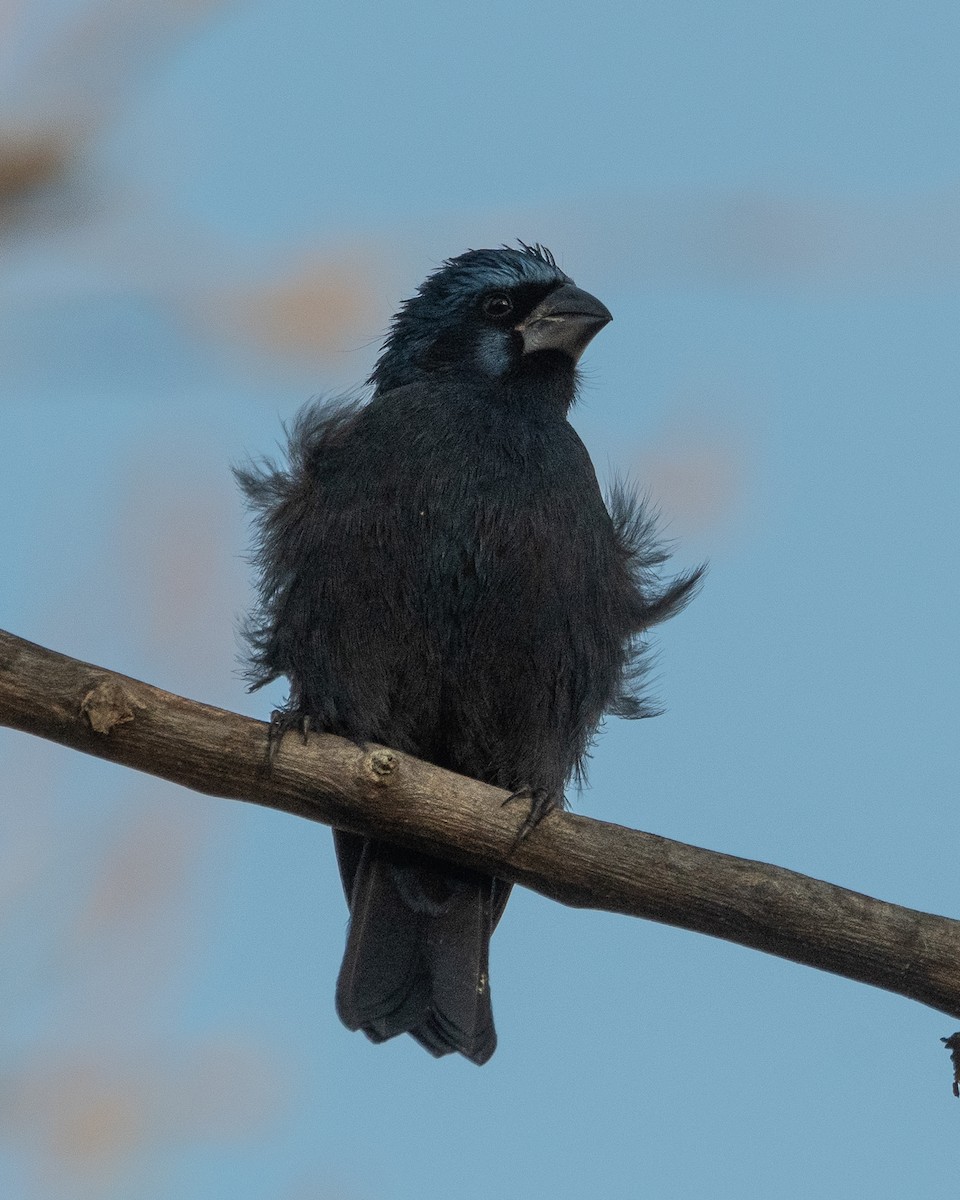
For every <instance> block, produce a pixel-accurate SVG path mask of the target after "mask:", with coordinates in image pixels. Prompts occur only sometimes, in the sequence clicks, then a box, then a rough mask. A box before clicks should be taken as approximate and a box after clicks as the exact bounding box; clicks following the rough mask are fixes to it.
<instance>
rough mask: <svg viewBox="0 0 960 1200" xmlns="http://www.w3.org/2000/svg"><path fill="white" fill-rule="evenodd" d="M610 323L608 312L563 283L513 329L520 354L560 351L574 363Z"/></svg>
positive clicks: (604, 306) (593, 299)
mask: <svg viewBox="0 0 960 1200" xmlns="http://www.w3.org/2000/svg"><path fill="white" fill-rule="evenodd" d="M612 320H613V317H612V316H611V315H610V310H609V309H608V308H607V306H606V305H605V304H601V303H600V301H599V300H598V299H597V298H596V296H591V295H590V293H589V292H585V291H583V290H582V289H581V288H578V287H574V285H573V284H572V283H567V284H564V286H563V287H559V288H557V290H556V291H554V292H551V293H550V295H549V296H547V297H546V298H545V299H544V300H541V301H540V303H539V304H538V305H537V307H536V308H535V309H534V310H533V312H532V313H531V314H530V315H529V316H528V317H527V319H526V320H525V321H521V322H520V324H519V325H518V326H517V329H518V331H519V332H520V334H521V335H522V337H523V352H524V354H533V353H534V352H535V351H538V350H560V351H562V352H563V353H564V354H569V355H570V357H571V358H572V359H573V361H574V362H576V361H577V359H579V357H580V355H581V354H582V353H583V352H584V350H586V348H587V346H588V345H589V343H590V341H591V339H592V338H593V336H594V335H595V334H597V333H599V332H600V330H601V329H602V328H603V327H604V325H606V324H608V322H610V321H612Z"/></svg>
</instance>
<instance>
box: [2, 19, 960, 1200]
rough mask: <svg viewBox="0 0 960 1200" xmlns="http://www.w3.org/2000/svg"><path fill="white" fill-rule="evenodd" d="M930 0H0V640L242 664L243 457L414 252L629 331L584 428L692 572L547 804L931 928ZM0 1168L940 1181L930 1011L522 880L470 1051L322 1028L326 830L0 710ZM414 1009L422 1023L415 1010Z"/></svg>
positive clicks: (593, 352) (946, 281) (941, 92)
mask: <svg viewBox="0 0 960 1200" xmlns="http://www.w3.org/2000/svg"><path fill="white" fill-rule="evenodd" d="M958 54H960V9H958V8H957V7H956V5H955V4H952V3H946V2H943V3H923V2H920V3H918V4H915V5H911V6H905V5H900V4H883V3H879V4H878V3H871V4H866V3H859V2H851V3H846V4H843V5H841V6H837V5H833V4H826V3H816V2H808V3H804V4H801V5H797V6H792V7H787V6H778V5H770V4H761V3H759V2H758V3H729V4H725V5H720V6H717V5H711V4H706V3H702V2H700V0H691V2H690V3H686V4H676V3H671V4H667V3H649V4H648V3H645V4H643V5H626V4H615V3H606V2H603V0H600V2H599V3H598V4H596V5H595V6H593V7H592V8H591V9H590V10H589V12H587V11H585V10H584V9H582V8H576V7H573V6H567V7H561V6H556V5H548V4H538V5H530V6H527V7H520V8H517V7H516V6H514V5H508V4H506V3H491V4H488V5H486V6H483V7H482V9H477V8H475V7H474V8H470V9H458V8H456V7H451V6H442V5H439V4H433V3H425V4H420V5H412V4H396V5H391V6H374V5H368V4H359V5H355V6H352V7H348V6H340V7H336V6H326V5H311V4H308V3H305V2H294V0H277V2H276V3H274V4H272V5H265V4H263V3H254V2H252V0H248V2H246V3H243V4H229V3H219V4H218V3H212V2H211V0H207V3H205V4H203V3H199V2H197V3H194V4H192V5H191V4H183V3H180V4H174V3H171V2H170V0H166V2H164V3H157V4H154V5H151V6H147V5H142V6H141V5H139V4H136V3H130V2H121V0H102V2H101V3H99V4H98V3H95V2H94V0H70V2H69V3H67V2H65V0H63V2H59V3H53V2H49V3H35V4H31V5H26V4H25V3H21V4H20V5H17V4H16V3H14V4H13V5H12V6H10V8H9V12H8V13H7V14H5V15H3V16H2V22H0V72H2V74H0V112H2V113H3V114H4V117H3V121H2V122H0V126H2V129H5V130H12V131H14V132H17V133H24V132H25V133H26V134H28V135H29V136H30V137H33V138H37V137H41V136H47V135H50V134H51V132H52V133H53V134H55V135H57V136H58V137H59V138H60V140H61V141H62V142H63V143H64V144H65V145H67V147H68V149H69V155H68V157H67V159H66V162H65V166H64V168H63V171H62V173H61V174H60V175H59V176H56V177H55V178H53V180H52V181H51V182H50V183H49V184H48V185H47V186H46V187H45V188H41V189H39V190H34V191H31V192H27V193H25V195H24V196H22V197H21V198H20V199H19V200H18V201H17V202H16V203H15V204H13V205H12V206H8V208H7V209H6V210H5V211H4V213H3V216H2V221H3V223H2V225H0V262H2V265H3V270H2V272H0V448H2V450H3V460H2V461H3V469H2V471H0V495H2V509H0V511H2V512H3V513H4V514H5V515H4V517H3V519H0V564H2V568H0V626H2V627H4V628H7V629H9V630H11V631H12V632H14V633H18V634H20V635H23V636H25V637H28V638H31V639H34V640H36V641H38V642H41V643H43V644H46V645H50V646H52V647H55V648H57V649H60V650H63V651H65V652H67V653H70V654H73V655H76V656H78V657H80V658H84V659H87V660H90V661H93V662H98V663H101V664H102V665H105V666H108V667H113V668H115V669H118V670H121V671H124V672H126V673H128V674H132V675H135V676H139V677H142V678H145V679H148V680H150V681H151V682H154V683H157V684H159V685H161V686H164V687H167V688H170V689H171V690H174V691H178V692H182V693H184V694H186V695H190V696H193V697H195V698H197V699H200V700H206V701H208V702H212V703H217V704H223V705H226V706H230V707H234V708H237V709H239V710H240V711H243V712H247V713H250V714H251V715H255V716H260V717H266V715H267V714H268V712H269V709H270V706H271V700H272V699H274V700H275V699H279V698H280V695H281V693H280V692H279V691H277V692H276V693H275V694H274V695H272V696H268V695H264V694H257V695H255V696H247V695H245V694H244V692H243V690H242V686H241V682H240V680H239V678H238V675H237V665H236V663H237V651H238V642H237V636H236V623H237V618H238V616H239V614H240V613H242V611H243V610H244V608H245V607H246V606H247V605H248V604H249V602H250V589H249V579H248V571H247V567H246V565H245V563H244V561H243V555H244V552H245V547H246V544H247V531H246V525H245V517H244V514H243V512H242V508H241V505H240V501H239V498H238V497H237V495H236V494H235V492H234V489H233V485H232V482H231V479H230V474H229V466H230V464H231V462H235V461H238V460H239V459H241V458H242V457H243V456H244V455H245V454H248V453H253V454H256V453H260V452H271V451H272V450H273V449H274V448H275V446H276V443H277V441H278V438H279V433H280V422H281V420H283V419H287V418H289V417H290V416H291V415H292V414H293V413H294V412H295V411H296V409H297V407H298V406H299V405H300V404H301V403H303V402H304V401H305V400H307V399H309V398H310V397H311V396H314V395H317V394H319V393H323V392H331V391H337V390H342V389H344V388H348V387H351V386H355V385H357V384H358V383H359V382H360V381H361V380H362V379H363V378H364V376H365V375H366V373H367V372H368V370H369V368H370V366H371V364H372V361H373V359H374V357H375V355H376V351H377V347H378V344H379V340H380V338H381V336H382V333H383V330H384V329H385V327H386V323H387V320H388V318H389V315H390V313H391V312H392V311H393V309H394V308H395V306H396V304H397V302H398V301H399V300H400V299H402V298H403V297H404V296H405V295H407V294H409V292H410V291H411V290H412V289H413V288H414V287H415V286H416V285H417V284H418V283H419V282H420V280H421V279H422V278H423V276H424V275H425V274H426V273H427V271H428V270H430V269H432V267H433V266H435V265H436V264H437V263H438V262H439V261H441V260H442V259H443V258H444V257H446V256H448V255H450V254H454V253H457V252H459V251H460V250H462V249H464V248H465V247H467V246H470V245H473V246H476V245H482V244H486V245H489V244H497V243H499V242H502V241H505V240H509V239H512V238H514V237H518V236H519V237H523V238H524V239H526V240H539V241H542V242H544V243H546V244H547V245H549V246H550V247H551V249H553V250H554V252H555V253H556V254H557V256H558V259H559V260H560V261H561V263H562V265H563V266H564V268H565V269H566V270H567V271H568V272H569V273H570V274H571V275H572V276H573V277H574V278H575V279H576V280H577V282H578V283H579V284H580V285H581V286H583V287H586V288H588V289H589V290H591V291H593V292H595V293H596V294H597V295H598V296H600V297H601V298H602V299H603V300H604V302H605V303H607V304H608V306H609V307H610V309H611V310H612V311H613V313H614V318H615V319H614V322H613V324H612V325H611V326H609V327H608V328H607V329H606V330H604V331H603V333H602V334H601V336H600V337H599V338H598V339H597V340H596V342H595V343H594V344H593V345H592V346H591V348H590V350H589V352H588V355H587V358H586V360H585V367H586V374H587V380H586V386H585V388H584V393H583V398H582V402H581V405H580V407H579V408H578V410H577V412H576V414H575V424H576V425H577V427H578V429H579V430H580V432H581V434H582V435H583V437H584V439H585V441H586V442H587V444H588V446H589V448H590V449H591V452H592V453H593V455H594V459H595V462H596V464H597V466H598V470H599V472H600V474H601V475H602V476H604V477H610V476H611V475H612V474H614V473H615V472H622V471H628V472H630V473H632V474H633V475H634V476H635V477H636V478H637V479H638V481H639V482H640V483H641V485H643V486H645V487H647V488H648V489H649V490H650V491H651V493H652V494H653V495H654V496H655V497H656V498H658V499H659V501H660V503H661V506H662V508H663V512H664V517H665V520H666V523H667V531H668V533H669V534H670V536H672V537H673V538H674V539H675V561H676V562H677V563H678V564H683V565H689V564H693V563H694V562H696V561H698V560H700V559H701V558H702V557H704V556H707V557H709V559H710V562H711V571H710V575H709V577H708V579H707V582H706V585H705V587H704V590H703V592H702V594H701V595H700V596H699V597H698V599H697V601H696V602H695V604H693V605H692V606H691V607H690V609H689V610H687V612H685V613H684V614H683V615H682V616H681V617H679V618H678V619H677V620H675V621H674V622H672V623H671V624H670V625H669V626H668V627H666V628H664V629H663V630H662V632H660V633H659V634H658V638H657V641H658V645H659V648H660V655H659V659H658V674H659V680H658V684H657V688H658V692H659V695H660V697H661V699H662V701H663V703H664V705H665V708H666V713H665V715H664V716H662V717H660V718H658V719H657V720H654V721H646V722H641V723H639V724H630V723H624V722H618V721H613V722H611V723H610V724H609V726H608V728H607V729H606V731H605V733H604V735H603V737H602V738H601V739H600V741H599V743H598V745H597V747H596V750H595V753H594V757H593V764H592V770H591V776H590V787H589V789H588V790H587V791H585V792H584V793H583V795H582V796H580V797H576V798H574V803H575V806H576V808H577V809H578V810H579V811H583V812H587V813H589V814H591V815H595V816H598V817H602V818H605V819H609V820H612V821H617V822H621V823H624V824H628V825H633V826H636V827H639V828H643V829H648V830H651V831H653V832H656V833H659V834H663V835H665V836H669V837H675V838H679V839H681V840H684V841H688V842H692V843H695V844H697V845H701V846H707V847H710V848H712V849H716V850H722V851H726V852H729V853H734V854H740V855H744V856H747V857H754V858H759V859H762V860H765V861H770V862H776V863H778V864H780V865H783V866H787V867H790V868H793V869H795V870H800V871H803V872H806V873H808V874H811V875H815V876H818V877H820V878H825V879H829V880H831V881H832V882H835V883H840V884H843V885H845V886H848V887H853V888H855V889H858V890H861V891H865V892H868V893H870V894H873V895H877V896H881V897H883V898H884V899H887V900H891V901H895V902H898V903H903V904H907V905H911V906H914V907H917V908H921V909H926V910H929V911H934V912H941V913H946V914H951V913H956V912H957V911H958V908H960V903H958V901H960V896H958V887H957V872H956V860H955V847H954V839H953V836H952V829H953V826H954V821H953V817H954V813H955V804H956V798H957V785H956V780H957V777H958V766H960V763H958V750H957V743H958V739H957V724H958V712H960V704H958V699H960V693H958V683H957V676H958V671H957V667H958V645H957V637H956V633H955V625H956V609H957V597H958V593H960V555H958V551H957V539H956V529H957V527H958V518H960V474H958V470H957V455H956V447H957V445H958V443H960V404H958V399H960V349H958V346H960V342H958V337H957V328H958V317H960V103H958V95H957V80H956V62H957V58H958ZM0 767H2V770H0V777H2V780H3V782H2V784H0V789H2V791H3V793H4V803H3V805H2V806H0V831H2V832H0V937H2V938H3V939H4V942H5V944H6V946H7V951H6V953H5V954H4V956H3V961H4V963H5V966H4V967H3V969H2V970H0V999H2V1007H3V1011H4V1013H5V1014H6V1015H5V1033H4V1036H3V1038H2V1039H0V1189H2V1191H3V1194H4V1195H10V1196H14V1197H17V1198H19V1197H23V1198H24V1200H32V1198H33V1197H41V1196H42V1197H48V1196H51V1195H55V1196H57V1197H61V1196H62V1197H64V1198H65V1200H71V1198H72V1197H74V1196H76V1197H88V1196H90V1197H93V1196H96V1197H103V1196H106V1197H113V1196H117V1197H126V1196H129V1195H137V1196H142V1197H145V1198H147V1200H150V1198H151V1197H154V1196H156V1197H161V1196H169V1195H177V1196H184V1197H194V1196H196V1197H203V1198H204V1200H219V1198H220V1197H223V1198H224V1200H226V1198H227V1197H230V1198H231V1200H246V1197H250V1198H251V1200H252V1198H253V1197H257V1198H259V1197H264V1196H271V1197H280V1198H283V1200H286V1198H288V1197H289V1198H290V1200H306V1198H308V1197H309V1198H311V1200H313V1198H320V1197H322V1198H324V1200H326V1198H327V1197H338V1198H339V1197H344V1198H347V1200H375V1198H376V1200H379V1198H381V1197H384V1198H386V1197H389V1198H390V1200H407V1198H413V1197H418V1198H419V1197H424V1196H426V1197H433V1196H437V1197H441V1196H443V1197H446V1196H450V1195H455V1196H457V1197H458V1198H460V1200H474V1198H477V1200H479V1197H481V1196H487V1195H489V1194H491V1193H496V1194H499V1195H502V1196H504V1197H506V1198H509V1200H512V1198H513V1197H516V1198H517V1200H519V1198H521V1197H523V1198H524V1200H538V1198H539V1197H549V1198H550V1200H573V1198H574V1197H581V1196H583V1195H603V1196H609V1197H623V1198H625V1200H633V1198H635V1197H636V1198H640V1197H651V1198H655V1200H687V1198H691V1200H692V1198H693V1197H697V1198H700V1197H711V1198H712V1200H713V1198H717V1200H726V1198H727V1197H731V1198H732V1197H737V1198H739V1197H742V1196H743V1195H745V1194H746V1195H763V1196H770V1197H776V1198H778V1200H780V1198H782V1200H799V1198H806V1197H817V1198H818V1200H819V1198H823V1197H827V1198H833V1197H837V1198H840V1197H842V1198H844V1200H846V1198H848V1197H856V1196H861V1195H862V1196H870V1197H871V1200H894V1198H897V1200H899V1198H901V1197H903V1196H904V1195H915V1196H928V1195H929V1196H934V1195H943V1194H947V1192H948V1190H949V1189H950V1188H952V1187H953V1186H955V1185H954V1179H955V1161H956V1154H955V1145H956V1130H957V1121H958V1120H960V1108H958V1107H957V1102H956V1101H955V1100H954V1099H953V1097H952V1096H951V1095H950V1088H949V1067H948V1063H947V1059H946V1055H945V1054H944V1053H943V1051H942V1049H941V1047H940V1044H939V1041H938V1038H939V1037H940V1036H941V1035H945V1034H949V1033H951V1032H953V1028H954V1027H953V1025H952V1023H951V1021H950V1020H949V1019H948V1018H946V1017H943V1016H941V1015H939V1014H936V1013H934V1012H932V1011H930V1010H927V1009H924V1008H922V1007H920V1006H918V1005H915V1004H911V1003H910V1002H908V1001H906V1000H903V999H900V998H898V997H894V996H891V995H887V994H885V993H881V992H878V991H874V990H872V989H869V988H866V987H863V986H860V985H855V984H853V983H850V982H848V981H845V980H841V979H837V978H834V977H832V976H829V975H826V974H822V973H819V972H816V971H812V970H810V969H805V968H801V967H798V966H794V965H792V964H788V963H783V962H780V961H778V960H775V959H772V958H768V957H765V956H762V955H760V954H757V953H754V952H750V951H747V950H744V949H741V948H739V947H734V946H730V945H727V944H725V943H722V942H719V941H713V940H710V939H706V938H703V937H699V936H695V935H693V934H689V933H686V932H681V931H677V930H673V929H669V928H665V927H659V926H656V925H652V924H646V923H642V922H638V921H633V920H628V919H625V918H618V917H613V916H610V915H606V914H600V913H592V912H580V911H574V910H567V909H565V908H562V907H560V906H558V905H556V904H553V903H551V902H549V901H547V900H545V899H542V898H541V897H538V896H536V895H532V894H530V893H526V892H522V891H518V892H517V893H516V894H515V896H514V898H513V899H512V901H511V904H510V908H509V910H508V912H507V915H506V917H505V919H504V921H503V923H502V925H501V927H500V929H499V930H498V932H497V935H496V938H495V939H494V947H493V959H492V967H491V973H492V982H493V996H494V1005H495V1011H496V1016H497V1024H498V1030H499V1033H500V1048H499V1049H498V1051H497V1054H496V1056H495V1057H494V1059H493V1060H492V1061H491V1062H490V1063H489V1064H488V1065H487V1066H486V1067H484V1068H483V1069H482V1070H479V1071H478V1070H477V1069H476V1068H474V1067H472V1066H470V1065H469V1064H467V1063H465V1062H461V1061H450V1060H444V1061H442V1062H434V1061H433V1060H432V1059H430V1058H429V1057H428V1056H427V1055H425V1054H424V1053H423V1052H422V1051H421V1050H420V1049H419V1048H418V1047H417V1046H415V1045H414V1044H413V1043H412V1042H410V1040H409V1039H400V1040H398V1041H396V1042H393V1043H390V1044H388V1045H385V1046H381V1047H373V1046H371V1045H369V1044H368V1043H367V1042H366V1041H365V1039H363V1038H361V1037H359V1036H357V1035H351V1034H349V1033H347V1031H346V1030H344V1029H343V1028H342V1027H341V1026H340V1025H339V1023H338V1022H337V1020H336V1017H335V1014H334V1011H333V985H334V980H335V976H336V971H337V968H338V965H339V959H340V954H341V951H342V943H343V934H344V929H345V906H344V903H343V898H342V894H341V893H340V888H339V882H338V878H337V873H336V868H335V864H334V858H333V853H332V848H331V846H330V844H329V843H330V839H329V833H328V831H327V830H325V829H324V828H322V827H319V826H316V827H315V826H312V825H309V824H307V823H306V822H303V821H298V820H295V819H294V818H292V817H284V816H281V815H278V814H274V813H269V812H266V811H259V810H257V809H255V808H248V807H245V806H241V805H239V804H231V803H228V802H225V801H214V800H210V799H207V798H203V797H198V796H194V795H191V794H190V793H187V792H185V791H182V790H180V789H177V788H174V787H172V786H166V785H162V784H160V783H157V782H154V781H149V780H145V779H143V778H138V777H136V776H133V775H131V774H130V773H125V772H123V771H121V770H119V769H118V768H112V767H109V766H107V765H105V764H101V763H98V762H95V761H93V760H85V759H83V758H81V757H80V756H78V755H74V754H70V753H68V752H67V751H64V750H60V749H58V748H56V747H51V746H47V745H45V744H43V743H40V742H38V741H35V740H32V739H29V738H26V737H24V736H21V735H14V734H12V733H0ZM408 1043H409V1044H408Z"/></svg>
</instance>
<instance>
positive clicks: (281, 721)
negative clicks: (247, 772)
mask: <svg viewBox="0 0 960 1200" xmlns="http://www.w3.org/2000/svg"><path fill="white" fill-rule="evenodd" d="M311 729H313V730H316V729H317V722H316V719H315V718H314V717H311V716H310V714H309V713H304V712H296V711H295V710H292V709H289V708H276V709H274V710H273V712H272V713H271V714H270V726H269V728H268V730H267V761H268V762H270V763H272V762H273V760H274V759H275V758H276V757H277V752H278V751H279V749H280V743H281V742H282V741H283V739H284V737H285V736H286V735H287V734H288V733H290V732H291V730H296V731H297V732H298V733H299V734H300V739H301V741H302V742H303V744H304V745H306V744H307V737H308V735H309V733H310V730H311Z"/></svg>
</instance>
